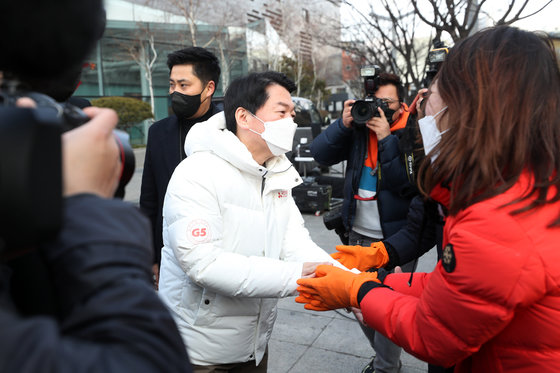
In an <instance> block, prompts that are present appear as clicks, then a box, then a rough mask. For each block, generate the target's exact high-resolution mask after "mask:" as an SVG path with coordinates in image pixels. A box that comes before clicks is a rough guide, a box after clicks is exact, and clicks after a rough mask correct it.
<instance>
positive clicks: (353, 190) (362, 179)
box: [311, 71, 417, 372]
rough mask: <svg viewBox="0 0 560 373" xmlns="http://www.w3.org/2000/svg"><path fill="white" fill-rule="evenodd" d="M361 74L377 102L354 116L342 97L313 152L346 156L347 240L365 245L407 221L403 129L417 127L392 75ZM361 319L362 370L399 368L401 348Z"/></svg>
mask: <svg viewBox="0 0 560 373" xmlns="http://www.w3.org/2000/svg"><path fill="white" fill-rule="evenodd" d="M363 75H365V74H363ZM364 77H365V82H364V83H365V84H364V85H365V88H366V96H367V97H366V98H368V99H370V100H371V101H370V102H372V103H376V102H378V103H379V104H378V105H376V104H373V105H371V107H372V110H371V111H369V113H371V116H369V117H368V118H365V117H366V116H368V115H365V116H362V118H360V119H364V120H363V121H359V122H358V121H356V119H357V118H356V117H355V116H356V115H357V114H358V113H356V112H355V111H353V110H352V108H353V105H354V104H355V103H356V101H354V100H348V101H346V102H345V103H344V111H343V113H342V117H341V118H339V119H337V120H336V121H335V122H333V123H332V124H331V125H330V126H329V127H328V128H327V129H326V130H325V131H323V132H322V133H321V134H320V135H319V136H318V137H317V138H315V140H314V141H313V143H312V144H311V152H312V155H313V157H314V158H315V160H316V161H317V162H319V163H320V164H323V165H333V164H336V163H339V162H341V161H345V160H346V161H347V170H346V176H345V180H344V201H343V205H342V221H343V223H344V228H345V229H346V231H347V232H348V234H349V244H350V245H361V246H369V245H370V244H371V243H372V242H376V241H380V240H382V239H383V238H385V237H389V236H391V235H392V234H394V233H396V232H397V231H398V230H399V229H400V228H401V227H403V226H404V225H405V224H406V217H407V212H408V206H409V204H410V201H411V199H412V198H413V197H414V195H416V194H417V191H416V188H415V186H414V178H413V170H412V169H411V167H410V166H411V165H410V164H408V162H407V161H406V160H407V159H409V158H410V157H412V151H413V149H412V145H413V143H412V142H411V141H410V137H407V136H405V135H406V134H407V133H408V132H407V131H410V130H413V131H415V128H416V127H415V121H414V120H413V119H414V116H413V115H410V112H409V110H408V106H407V105H406V104H405V103H404V102H403V96H404V88H403V86H402V84H401V82H400V79H399V78H398V77H397V76H396V75H394V74H388V73H381V74H377V71H375V73H370V74H368V75H365V76H364ZM361 103H362V105H363V106H365V107H363V109H368V107H367V104H366V105H364V104H365V103H366V102H365V101H361ZM376 106H377V107H376ZM373 109H375V111H374V110H373ZM359 111H360V113H359V114H363V113H368V110H359ZM409 121H410V122H411V125H410V126H408V128H407V123H408V122H409ZM405 137H406V141H404V138H405ZM413 266H414V263H407V264H405V265H403V266H402V267H403V270H405V271H411V270H412V269H413ZM382 271H383V270H382ZM360 325H361V326H362V329H363V330H364V333H365V334H366V336H367V338H368V339H369V341H370V343H371V345H372V347H373V348H374V349H375V352H376V358H375V359H374V360H372V362H371V363H370V364H369V365H368V366H367V367H366V368H365V369H364V372H372V371H373V370H374V369H375V371H377V372H397V371H398V369H399V365H400V363H399V358H400V353H401V349H400V348H399V347H397V346H396V345H395V344H393V343H392V342H391V341H389V340H388V339H387V338H385V337H384V336H382V335H381V334H377V333H375V332H374V330H373V329H370V328H368V327H366V326H364V325H362V324H360Z"/></svg>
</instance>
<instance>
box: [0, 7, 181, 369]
mask: <svg viewBox="0 0 560 373" xmlns="http://www.w3.org/2000/svg"><path fill="white" fill-rule="evenodd" d="M104 23H105V12H104V9H103V6H102V1H101V0H61V1H58V2H45V1H39V0H30V1H26V2H17V3H6V4H3V5H2V11H0V31H1V34H2V35H4V36H6V37H4V38H2V39H1V40H0V50H1V51H2V54H1V55H0V72H1V73H0V77H1V78H0V80H1V81H0V84H1V89H0V258H1V261H0V303H1V306H0V329H1V330H2V343H1V348H0V371H2V372H40V371H53V372H81V371H103V372H127V371H138V372H160V371H161V372H164V371H165V372H170V371H171V372H190V371H191V369H190V366H189V364H188V356H187V353H186V350H185V347H184V344H183V342H182V340H181V337H180V336H179V333H178V331H177V329H176V325H175V323H174V321H173V319H172V317H171V315H170V314H169V312H168V310H167V309H166V308H165V306H164V305H163V304H162V303H161V301H160V300H159V298H158V296H157V294H156V293H155V292H154V291H153V288H152V286H151V258H152V252H151V247H150V244H151V241H150V235H149V232H150V228H149V222H148V221H147V220H146V219H145V218H144V217H143V216H142V215H141V214H140V213H139V211H138V210H137V208H135V207H133V206H132V205H129V204H126V203H124V202H122V201H119V200H116V199H113V198H112V197H113V195H114V194H115V191H116V189H117V186H118V184H119V182H120V180H122V177H121V175H122V169H123V164H122V163H121V160H120V159H121V158H120V151H119V147H120V145H118V142H117V139H116V137H115V134H114V132H113V130H114V128H115V126H116V124H117V122H118V118H117V115H116V113H115V112H114V111H112V110H108V109H100V108H86V109H84V111H83V112H81V111H78V109H76V108H71V107H66V106H65V105H61V104H57V103H56V102H54V101H52V100H51V99H50V98H48V97H46V96H44V95H42V94H40V93H37V92H29V87H31V86H33V84H32V82H33V81H34V79H37V80H39V79H40V80H44V81H49V80H50V79H51V78H52V79H55V77H57V76H60V74H63V73H64V71H65V70H66V69H73V68H75V67H76V66H77V65H81V63H82V62H83V59H84V58H85V57H86V55H87V54H88V53H89V52H90V51H91V49H92V47H93V46H94V45H95V42H96V41H97V40H98V39H99V38H100V36H101V34H102V32H103V29H104ZM36 30H40V32H37V31H36ZM38 57H39V58H38ZM84 115H85V116H86V117H87V118H90V119H89V120H87V119H86V120H87V123H85V124H83V125H81V126H79V127H78V128H75V129H73V130H70V131H67V132H65V133H64V134H62V133H63V131H64V130H65V129H66V128H67V127H68V126H70V127H72V126H73V123H71V121H72V118H79V117H82V118H85V117H83V116H84Z"/></svg>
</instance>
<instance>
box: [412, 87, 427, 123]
mask: <svg viewBox="0 0 560 373" xmlns="http://www.w3.org/2000/svg"><path fill="white" fill-rule="evenodd" d="M427 95H428V88H422V89H421V90H419V91H418V94H417V95H416V98H415V99H414V100H415V101H416V104H415V105H414V107H410V108H409V110H410V111H414V110H416V113H418V119H422V118H424V115H425V114H424V109H425V107H426V97H427Z"/></svg>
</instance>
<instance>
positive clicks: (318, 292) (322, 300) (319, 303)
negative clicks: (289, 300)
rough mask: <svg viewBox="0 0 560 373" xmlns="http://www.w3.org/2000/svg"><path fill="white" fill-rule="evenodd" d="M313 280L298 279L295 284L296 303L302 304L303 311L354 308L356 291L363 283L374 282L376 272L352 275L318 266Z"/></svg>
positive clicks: (335, 268)
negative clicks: (297, 293) (296, 284)
mask: <svg viewBox="0 0 560 373" xmlns="http://www.w3.org/2000/svg"><path fill="white" fill-rule="evenodd" d="M315 276H316V277H313V278H300V279H299V280H298V281H297V283H298V285H300V286H298V288H297V291H299V293H300V295H299V296H298V297H297V298H296V302H297V303H304V304H305V309H308V310H314V311H327V310H334V309H337V308H345V307H356V308H359V307H360V305H359V304H358V291H359V290H360V287H361V286H362V284H363V283H364V282H367V281H375V282H380V281H379V280H378V279H377V273H376V272H362V273H360V274H354V273H352V272H350V271H346V270H344V269H340V268H337V267H333V266H326V265H320V266H318V267H317V269H316V270H315Z"/></svg>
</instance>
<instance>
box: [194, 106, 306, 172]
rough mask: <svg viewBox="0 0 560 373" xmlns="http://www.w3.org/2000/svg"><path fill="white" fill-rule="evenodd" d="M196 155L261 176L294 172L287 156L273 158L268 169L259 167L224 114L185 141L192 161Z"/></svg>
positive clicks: (198, 127) (199, 127) (201, 125)
mask: <svg viewBox="0 0 560 373" xmlns="http://www.w3.org/2000/svg"><path fill="white" fill-rule="evenodd" d="M196 152H212V153H214V154H215V155H217V156H218V157H220V158H222V159H224V160H226V161H227V162H229V163H231V164H232V165H233V166H235V167H236V168H238V169H240V170H242V171H244V172H247V173H250V174H253V175H258V176H265V175H267V174H268V173H282V172H285V171H288V170H289V169H290V168H292V163H291V162H290V161H289V160H288V158H286V156H285V155H281V156H275V157H272V158H271V159H269V160H268V161H267V162H266V164H265V165H266V167H265V166H261V165H260V164H258V163H257V162H256V161H255V160H254V159H253V156H252V155H251V152H249V150H248V149H247V147H246V146H245V145H244V144H243V143H242V142H241V141H239V138H238V137H237V136H236V135H235V134H234V133H232V132H231V131H229V130H228V129H227V128H226V118H225V115H224V113H223V112H220V113H217V114H215V115H213V116H212V117H211V118H210V119H208V120H207V121H206V122H200V123H197V124H195V125H194V126H193V127H192V128H191V130H190V131H189V133H188V134H187V138H186V140H185V153H186V154H187V157H188V156H190V155H191V154H193V153H196ZM292 169H293V168H292ZM293 171H295V170H293Z"/></svg>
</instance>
